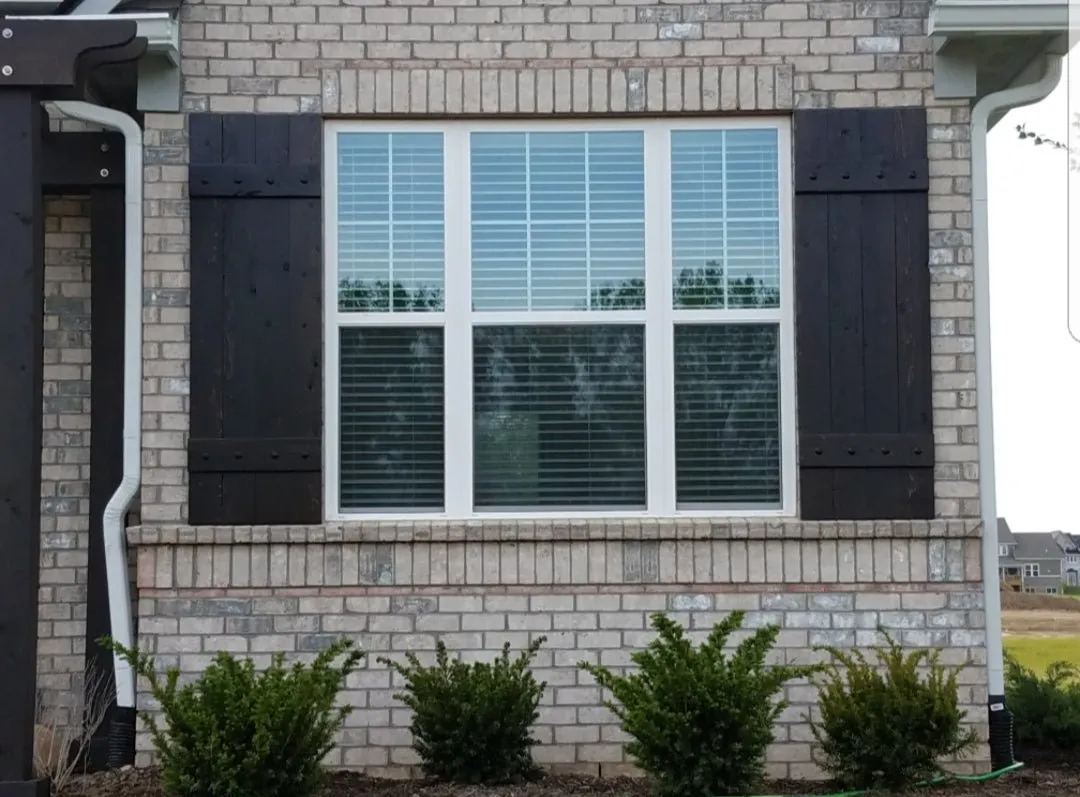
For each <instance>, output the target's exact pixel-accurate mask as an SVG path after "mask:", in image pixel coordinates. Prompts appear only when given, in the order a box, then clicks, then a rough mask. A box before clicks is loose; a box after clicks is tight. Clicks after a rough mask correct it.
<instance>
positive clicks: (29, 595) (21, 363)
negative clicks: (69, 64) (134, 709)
mask: <svg viewBox="0 0 1080 797" xmlns="http://www.w3.org/2000/svg"><path fill="white" fill-rule="evenodd" d="M42 116H43V114H42V110H41V103H40V102H39V100H38V97H37V96H36V95H35V94H34V93H33V92H32V91H30V90H28V89H25V90H20V89H12V88H6V89H4V90H3V91H0V152H2V153H3V154H4V178H3V181H2V182H0V241H2V242H3V246H4V257H3V258H0V297H2V298H0V301H2V302H3V305H4V310H3V312H0V418H2V419H3V422H2V423H0V551H2V552H3V555H2V556H0V684H4V688H3V689H0V718H3V719H2V721H0V782H3V781H23V782H26V781H30V780H31V779H32V778H33V777H34V766H33V762H34V705H35V698H36V681H37V669H36V666H37V622H38V618H37V608H36V607H37V605H38V564H39V563H38V556H39V547H40V538H41V437H42V434H41V420H42V418H41V414H42V409H41V401H42V356H43V349H42V344H43V332H42V320H43V319H42V313H43V306H44V301H45V290H44V272H45V257H44V241H45V229H44V223H43V208H42V191H41V180H40V177H41V175H40V170H41V134H42ZM26 785H27V793H28V794H29V793H31V792H30V786H31V784H26Z"/></svg>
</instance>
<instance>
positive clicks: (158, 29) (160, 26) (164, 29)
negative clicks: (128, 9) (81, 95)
mask: <svg viewBox="0 0 1080 797" xmlns="http://www.w3.org/2000/svg"><path fill="white" fill-rule="evenodd" d="M8 19H41V20H49V21H50V22H55V23H56V24H57V25H78V24H79V23H80V22H92V21H95V20H97V21H102V22H108V21H114V20H119V19H126V20H128V21H129V22H134V23H135V24H136V25H137V27H138V34H137V35H138V36H140V37H144V38H145V39H146V52H147V54H148V55H156V56H160V57H163V58H165V59H167V60H168V61H169V63H170V64H172V65H173V66H176V67H178V66H180V23H178V22H177V21H176V20H175V19H173V18H172V15H171V14H169V13H166V12H153V13H151V12H135V13H131V14H124V13H121V14H79V15H76V16H59V17H55V16H11V17H8Z"/></svg>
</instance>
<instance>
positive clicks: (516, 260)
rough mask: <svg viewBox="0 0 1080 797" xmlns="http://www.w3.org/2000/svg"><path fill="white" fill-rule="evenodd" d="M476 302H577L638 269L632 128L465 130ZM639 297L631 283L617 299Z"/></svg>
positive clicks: (641, 267) (640, 202)
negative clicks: (468, 134) (468, 138)
mask: <svg viewBox="0 0 1080 797" xmlns="http://www.w3.org/2000/svg"><path fill="white" fill-rule="evenodd" d="M471 147H472V149H471V159H472V175H471V178H472V286H473V307H474V309H477V310H525V309H531V310H582V309H586V308H587V307H589V306H590V303H591V305H592V306H593V307H594V308H597V307H598V306H599V305H602V304H605V298H608V302H607V303H606V306H611V305H610V298H609V297H606V296H605V291H607V292H608V293H610V292H612V291H614V290H617V289H624V290H625V289H626V288H627V287H628V286H632V285H633V282H632V281H634V280H644V278H645V175H644V171H645V166H644V165H645V156H644V137H643V134H642V133H641V132H640V131H633V132H605V133H473V134H472V143H471ZM642 306H644V294H643V292H640V291H638V292H636V293H635V294H634V297H633V298H631V299H630V300H625V301H624V303H623V304H622V305H620V306H617V308H616V309H622V308H626V307H642Z"/></svg>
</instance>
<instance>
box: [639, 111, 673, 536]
mask: <svg viewBox="0 0 1080 797" xmlns="http://www.w3.org/2000/svg"><path fill="white" fill-rule="evenodd" d="M670 170H671V148H670V133H669V131H668V130H667V128H665V127H660V126H650V127H648V128H646V132H645V317H646V322H645V456H646V463H645V465H646V474H647V480H646V484H647V490H648V513H649V514H650V515H652V516H654V517H655V516H659V517H671V516H673V515H674V514H675V366H674V355H675V337H674V326H673V321H672V286H673V280H672V273H671V272H672V254H671V210H670V206H671V180H670V178H669V172H670Z"/></svg>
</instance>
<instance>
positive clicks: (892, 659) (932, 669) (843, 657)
mask: <svg viewBox="0 0 1080 797" xmlns="http://www.w3.org/2000/svg"><path fill="white" fill-rule="evenodd" d="M881 633H882V635H883V636H884V637H885V639H886V640H887V642H888V645H887V646H881V647H874V648H873V650H874V652H875V653H876V654H877V662H876V663H873V662H870V661H868V660H867V658H866V656H864V655H863V653H862V651H859V650H855V651H853V652H851V653H843V652H841V651H839V650H837V649H836V648H831V647H823V648H819V650H824V651H827V652H828V653H830V654H832V657H833V661H832V663H831V664H830V665H829V666H828V668H827V669H826V671H825V674H824V676H823V677H822V678H820V679H817V681H816V685H817V686H818V688H819V698H818V705H819V707H820V709H821V721H820V722H818V723H812V724H811V729H812V732H813V734H814V738H815V739H816V740H817V742H818V745H819V746H820V750H819V751H818V752H817V753H816V754H815V758H816V759H818V761H817V762H818V764H819V765H820V766H821V767H822V768H823V769H824V770H825V771H826V772H828V773H829V774H830V775H831V776H832V777H833V778H834V779H835V780H836V781H837V782H838V783H839V784H840V785H841V786H843V787H844V788H852V789H871V788H884V789H903V788H906V787H909V786H912V785H914V784H915V783H917V782H919V781H921V780H924V779H926V778H930V777H933V776H935V775H939V774H942V772H943V770H942V769H941V765H940V763H939V762H940V760H941V759H942V758H944V757H946V756H955V755H961V754H965V753H968V752H970V751H971V750H972V749H973V748H974V747H975V746H976V744H978V736H977V734H976V733H975V731H974V730H973V729H971V728H965V727H964V726H963V721H964V718H965V716H966V715H965V712H963V711H961V710H960V708H959V695H958V694H957V683H956V679H957V675H958V674H959V673H960V671H961V670H963V666H961V667H956V668H952V669H950V668H947V667H945V666H943V665H941V664H940V663H939V661H938V659H939V658H940V655H941V652H940V651H938V650H935V651H933V652H931V651H929V650H925V649H923V650H913V651H911V652H909V653H907V654H906V655H905V653H904V650H903V648H902V647H901V646H900V645H898V644H897V643H896V642H894V641H893V640H892V638H891V637H890V636H889V635H888V634H886V633H885V632H884V631H881ZM924 665H925V667H926V668H927V674H926V676H925V677H922V676H921V675H920V672H919V670H920V667H922V666H924Z"/></svg>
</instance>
